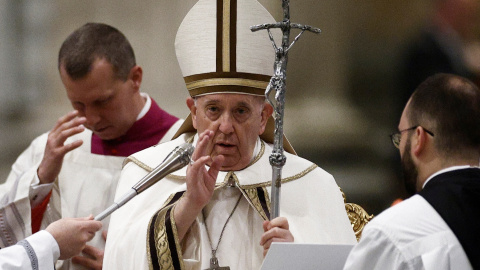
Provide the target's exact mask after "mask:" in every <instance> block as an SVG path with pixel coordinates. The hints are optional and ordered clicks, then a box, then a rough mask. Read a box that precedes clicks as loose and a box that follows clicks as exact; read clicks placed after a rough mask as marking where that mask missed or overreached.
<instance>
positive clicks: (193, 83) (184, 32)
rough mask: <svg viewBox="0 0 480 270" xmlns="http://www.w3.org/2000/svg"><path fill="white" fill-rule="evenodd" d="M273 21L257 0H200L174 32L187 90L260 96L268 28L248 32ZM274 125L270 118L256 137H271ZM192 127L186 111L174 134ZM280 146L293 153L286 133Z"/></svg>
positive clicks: (269, 56) (267, 68)
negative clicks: (252, 28)
mask: <svg viewBox="0 0 480 270" xmlns="http://www.w3.org/2000/svg"><path fill="white" fill-rule="evenodd" d="M275 22H276V21H275V19H274V18H273V17H272V15H271V14H270V13H269V12H268V11H267V10H266V9H265V8H264V7H263V6H262V5H261V4H260V3H259V2H258V1H256V0H199V1H198V2H197V4H195V6H193V7H192V9H191V10H190V11H189V12H188V14H187V15H186V16H185V18H184V19H183V21H182V23H181V24H180V27H179V29H178V31H177V36H176V38H175V51H176V54H177V60H178V63H179V65H180V69H181V71H182V74H183V77H184V79H185V84H186V86H187V89H188V92H189V94H190V96H191V97H198V96H202V95H208V94H219V93H235V94H247V95H256V96H264V95H265V89H266V88H267V86H268V83H269V81H270V78H271V77H272V75H273V64H274V61H275V50H274V48H273V46H272V42H271V40H270V38H269V37H268V34H267V32H266V31H257V32H252V31H251V30H250V27H251V26H253V25H258V24H264V23H275ZM273 34H274V35H275V33H273ZM276 34H280V32H277V33H276ZM277 38H278V39H276V40H279V41H281V39H280V37H277ZM273 130H274V123H273V119H272V118H271V119H269V121H268V123H267V126H266V128H265V132H264V133H263V134H262V135H261V136H260V137H261V138H262V139H263V140H265V141H266V142H269V143H273ZM191 131H195V129H194V128H193V125H192V119H191V116H190V115H189V116H188V117H187V119H186V120H185V122H184V124H183V125H182V127H180V129H179V130H178V131H177V134H176V135H175V136H174V138H176V137H177V136H179V135H180V134H182V133H185V132H191ZM284 148H285V150H286V151H288V152H290V153H295V151H294V150H293V148H292V147H291V145H290V144H289V143H288V140H287V139H286V138H285V136H284Z"/></svg>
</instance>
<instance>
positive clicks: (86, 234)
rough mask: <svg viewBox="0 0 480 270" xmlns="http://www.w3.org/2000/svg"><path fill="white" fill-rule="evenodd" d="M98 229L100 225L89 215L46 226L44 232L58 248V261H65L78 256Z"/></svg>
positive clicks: (62, 220)
mask: <svg viewBox="0 0 480 270" xmlns="http://www.w3.org/2000/svg"><path fill="white" fill-rule="evenodd" d="M100 228H102V223H101V222H100V221H94V220H93V216H91V215H90V216H89V217H84V218H64V219H60V220H57V221H55V222H53V223H52V224H50V225H48V227H47V228H46V229H45V230H46V231H47V232H49V233H50V234H51V235H52V236H53V238H55V240H56V241H57V243H58V247H59V248H60V259H61V260H65V259H68V258H71V257H72V256H75V255H77V254H79V253H80V252H81V251H82V249H84V247H85V245H86V243H87V242H88V241H90V240H92V238H93V237H94V236H95V232H96V231H98V230H100Z"/></svg>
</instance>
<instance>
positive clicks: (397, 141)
mask: <svg viewBox="0 0 480 270" xmlns="http://www.w3.org/2000/svg"><path fill="white" fill-rule="evenodd" d="M417 127H419V126H413V127H411V128H407V129H404V130H400V131H399V132H397V133H393V134H391V135H390V139H392V143H393V145H394V146H395V147H396V148H399V147H400V139H401V138H402V133H403V132H405V131H410V130H414V129H416V128H417ZM423 130H425V132H427V133H428V134H430V135H432V137H433V136H435V135H434V134H433V132H431V131H428V130H427V129H426V128H423Z"/></svg>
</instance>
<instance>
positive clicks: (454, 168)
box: [422, 165, 472, 188]
mask: <svg viewBox="0 0 480 270" xmlns="http://www.w3.org/2000/svg"><path fill="white" fill-rule="evenodd" d="M470 167H472V166H470V165H460V166H452V167H448V168H445V169H442V170H440V171H438V172H436V173H434V174H432V175H430V177H428V178H427V180H426V181H425V183H423V187H422V188H425V185H426V184H427V183H428V181H430V180H432V178H434V177H435V176H437V175H439V174H442V173H446V172H450V171H455V170H462V169H467V168H470Z"/></svg>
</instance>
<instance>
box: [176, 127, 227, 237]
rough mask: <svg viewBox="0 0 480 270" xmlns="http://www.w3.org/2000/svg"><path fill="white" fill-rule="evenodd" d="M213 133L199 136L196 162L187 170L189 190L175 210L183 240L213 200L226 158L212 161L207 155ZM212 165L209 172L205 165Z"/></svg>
mask: <svg viewBox="0 0 480 270" xmlns="http://www.w3.org/2000/svg"><path fill="white" fill-rule="evenodd" d="M213 135H214V133H213V131H210V130H207V131H204V132H203V133H201V134H200V135H199V138H198V142H197V146H196V147H195V151H194V152H193V154H192V159H193V160H194V161H195V162H193V163H192V164H190V165H189V166H188V168H187V176H186V184H187V190H186V191H185V194H184V196H182V198H181V199H180V200H179V201H178V203H177V204H176V206H175V210H174V217H175V223H176V225H177V233H178V237H179V239H180V240H182V239H183V237H184V236H185V234H186V233H187V231H188V228H190V226H191V225H192V223H193V222H194V220H195V218H196V217H197V215H198V214H199V213H200V211H202V209H203V207H204V206H205V205H207V204H208V202H209V201H210V199H211V198H212V195H213V191H214V189H215V182H216V180H217V176H218V172H219V171H220V168H221V167H222V164H223V161H224V160H225V158H224V157H223V156H222V155H219V156H216V157H215V158H213V159H212V157H210V153H207V146H208V144H209V142H211V141H212V139H213ZM207 163H210V168H209V169H208V170H207V168H206V167H205V165H206V164H207Z"/></svg>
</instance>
